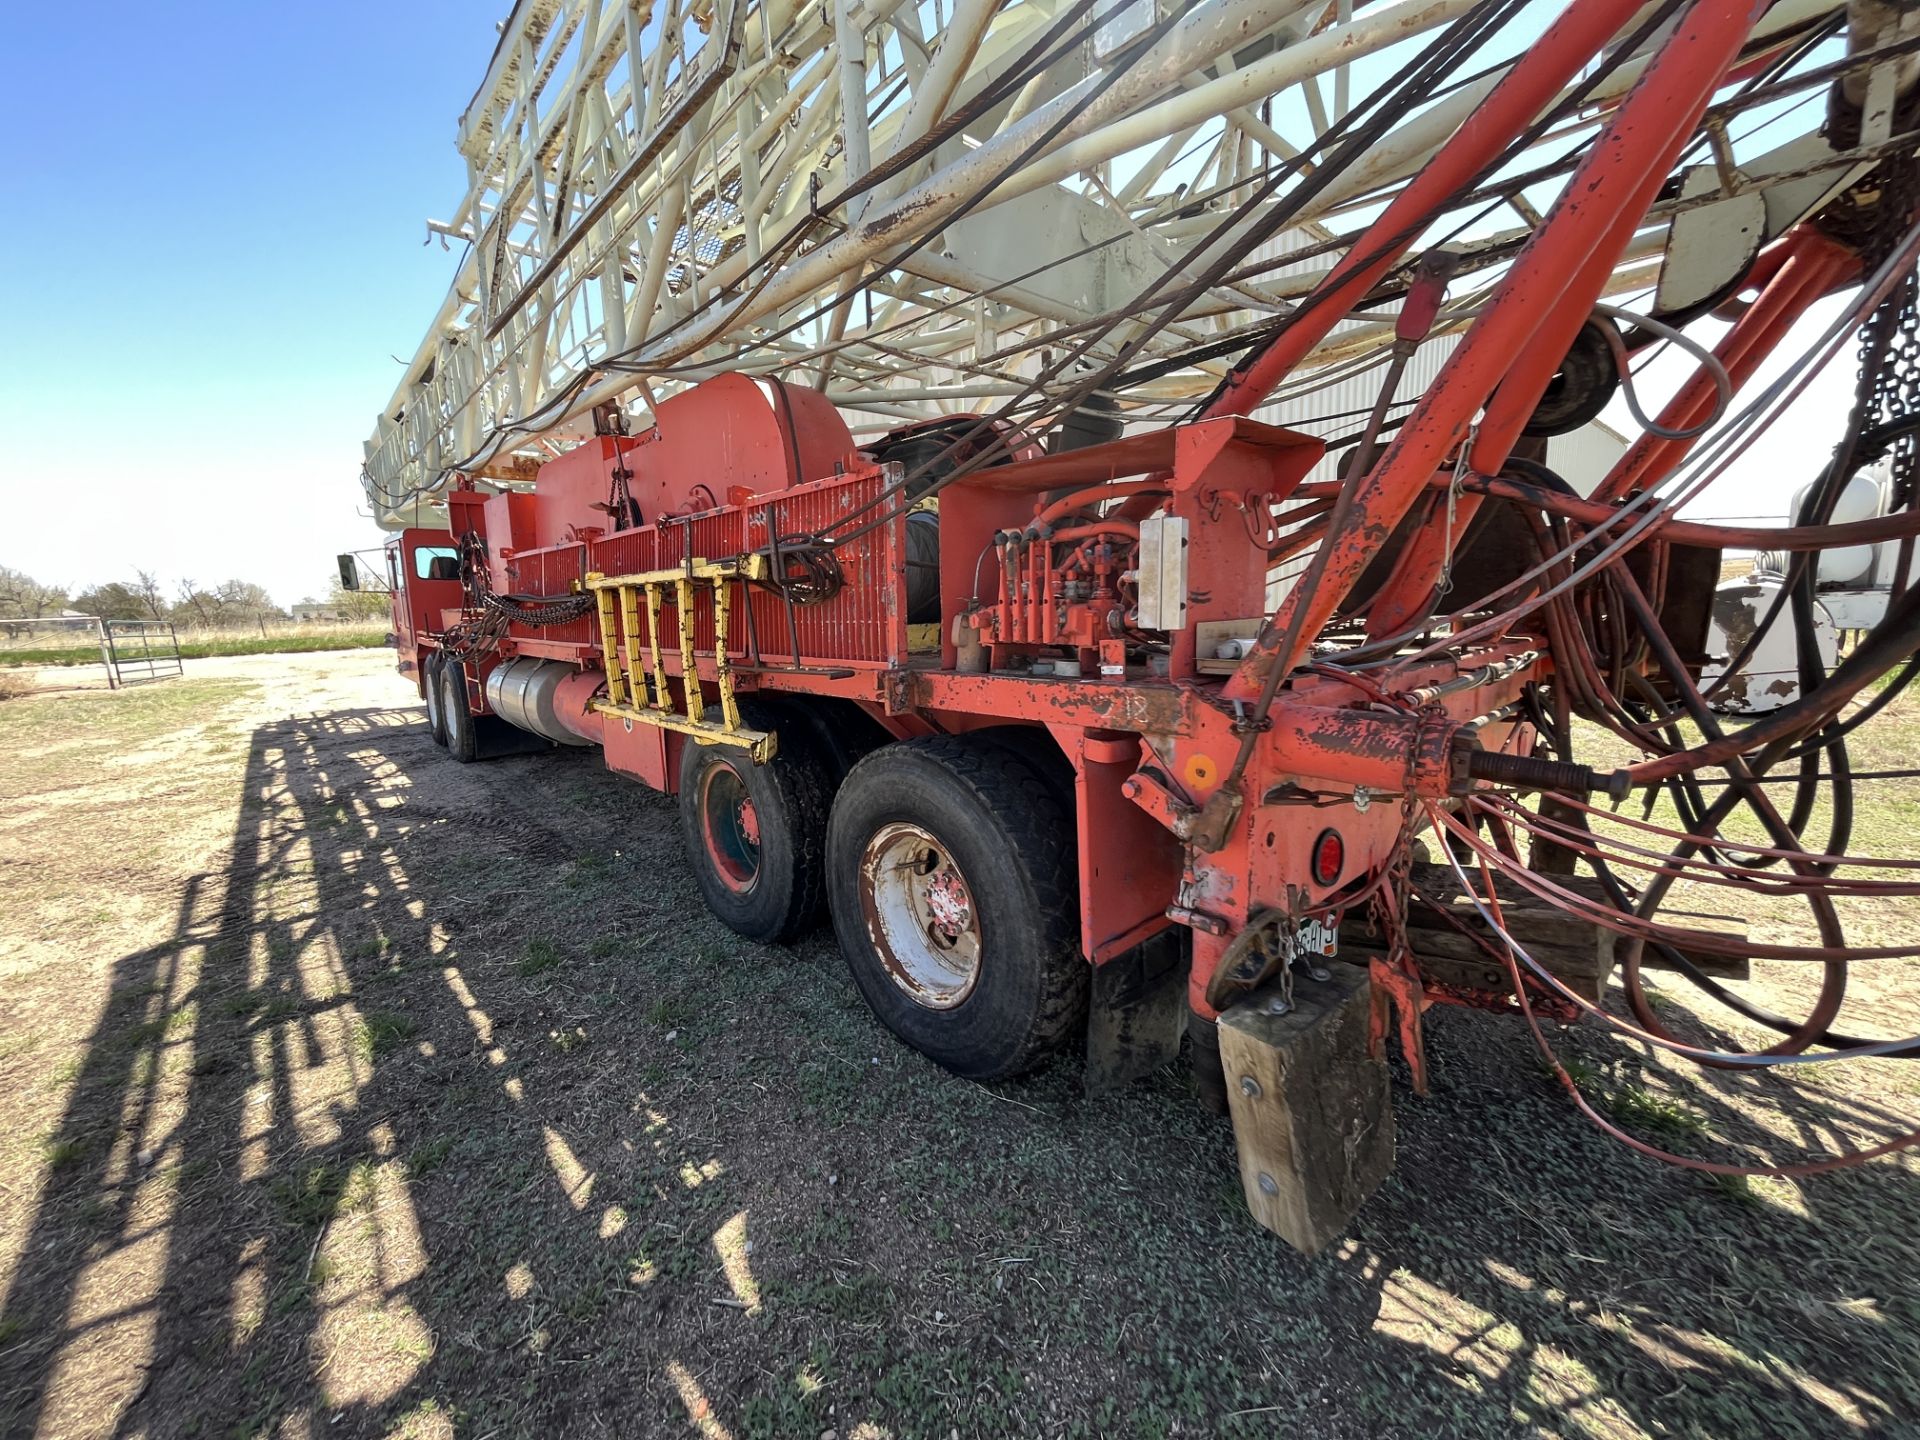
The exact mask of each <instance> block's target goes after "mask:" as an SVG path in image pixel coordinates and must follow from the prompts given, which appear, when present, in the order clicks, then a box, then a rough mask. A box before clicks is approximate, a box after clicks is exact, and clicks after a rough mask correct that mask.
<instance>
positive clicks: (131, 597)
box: [73, 580, 152, 620]
mask: <svg viewBox="0 0 1920 1440" xmlns="http://www.w3.org/2000/svg"><path fill="white" fill-rule="evenodd" d="M73 608H74V609H76V610H78V611H80V612H81V613H83V614H86V615H98V616H99V617H100V618H101V619H102V620H147V619H150V618H152V617H151V615H150V614H149V612H148V610H147V597H146V596H145V595H143V594H141V592H140V591H139V590H138V589H137V588H135V587H134V586H132V585H127V584H123V583H122V582H121V581H118V580H110V581H108V582H107V583H106V584H105V585H95V586H94V587H93V588H92V589H90V590H82V591H81V592H80V593H79V594H78V595H76V596H74V597H73Z"/></svg>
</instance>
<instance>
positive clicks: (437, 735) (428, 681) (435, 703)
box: [420, 650, 447, 750]
mask: <svg viewBox="0 0 1920 1440" xmlns="http://www.w3.org/2000/svg"><path fill="white" fill-rule="evenodd" d="M420 668H421V682H422V683H421V686H420V688H421V690H422V691H424V692H425V699H426V702H427V734H429V735H431V736H432V737H433V743H434V744H436V745H438V746H439V747H440V748H441V749H442V750H444V749H446V748H447V726H446V720H445V715H446V711H445V709H444V707H443V705H442V703H441V696H440V652H439V651H438V650H436V651H434V652H433V653H432V654H431V655H429V656H427V658H426V659H425V661H423V662H422V663H421V667H420Z"/></svg>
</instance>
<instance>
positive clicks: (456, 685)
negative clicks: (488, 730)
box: [440, 660, 480, 765]
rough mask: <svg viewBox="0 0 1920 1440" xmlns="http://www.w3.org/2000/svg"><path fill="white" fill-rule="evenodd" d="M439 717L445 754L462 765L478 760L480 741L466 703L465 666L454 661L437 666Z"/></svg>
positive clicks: (471, 713)
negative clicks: (444, 727) (445, 740)
mask: <svg viewBox="0 0 1920 1440" xmlns="http://www.w3.org/2000/svg"><path fill="white" fill-rule="evenodd" d="M440 714H441V716H442V723H443V724H444V725H445V726H446V731H447V753H448V754H449V755H451V756H452V757H453V758H454V759H456V760H458V761H459V762H460V763H461V764H462V765H469V764H472V763H473V762H474V761H475V760H478V759H479V758H480V741H479V736H478V733H477V732H476V730H475V728H474V724H473V711H472V709H471V708H470V707H469V703H468V700H467V667H466V666H464V665H462V664H461V663H460V662H459V661H457V660H445V661H442V662H441V665H440Z"/></svg>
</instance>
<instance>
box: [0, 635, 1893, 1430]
mask: <svg viewBox="0 0 1920 1440" xmlns="http://www.w3.org/2000/svg"><path fill="white" fill-rule="evenodd" d="M389 664H390V657H388V656H387V655H386V654H385V653H383V652H372V653H346V654H331V655H303V656H262V657H257V658H252V659H246V660H222V661H206V662H195V663H190V664H189V666H188V674H187V677H186V678H185V679H184V680H180V681H174V682H169V683H166V684H161V685H154V686H149V687H144V688H141V689H138V690H134V691H129V692H123V693H121V694H117V695H109V694H100V693H67V694H53V695H47V696H43V697H38V698H29V699H18V700H10V701H6V702H4V703H0V1205H3V1206H4V1214H3V1215H0V1297H3V1299H0V1430H4V1433H5V1434H7V1435H20V1436H25V1435H41V1436H105V1435H127V1436H134V1435H139V1436H154V1437H161V1436H175V1435H208V1436H226V1435H232V1436H239V1435H273V1436H287V1437H316V1436H328V1437H332V1436H339V1437H350V1436H380V1435H409V1436H420V1437H424V1436H445V1435H456V1434H457V1435H461V1436H469V1435H470V1436H474V1437H476V1440H478V1437H487V1436H522V1435H528V1436H532V1435H538V1436H552V1435H582V1436H594V1435H619V1436H654V1435H691V1436H696V1437H703V1440H723V1437H733V1440H744V1437H758V1436H802V1437H807V1440H818V1437H820V1436H822V1435H824V1434H826V1433H828V1432H832V1433H834V1434H835V1435H837V1436H838V1437H841V1440H853V1437H859V1440H878V1437H901V1440H904V1437H909V1436H914V1437H918V1436H925V1437H930V1440H934V1437H938V1440H951V1437H962V1436H964V1437H986V1436H1007V1435H1046V1436H1055V1435H1086V1436H1091V1435H1101V1436H1105V1435H1116V1436H1158V1435H1174V1434H1178V1435H1241V1436H1254V1435H1280V1434H1285V1435H1289V1436H1296V1437H1323V1436H1324V1437H1361V1436H1373V1435H1395V1436H1398V1435H1405V1436H1419V1437H1437V1436H1503V1435H1513V1434H1540V1435H1553V1436H1568V1437H1598V1436H1607V1437H1612V1436H1640V1435H1659V1436H1709V1435H1712V1436H1722V1435H1724V1436H1735V1435H1738V1436H1759V1435H1765V1436H1778V1437H1789V1436H1796V1437H1798V1436H1805V1437H1815V1436H1832V1435H1866V1434H1874V1435H1888V1436H1892V1435H1899V1434H1916V1433H1920V1420H1916V1417H1920V1279H1917V1278H1916V1277H1920V1264H1917V1263H1916V1261H1920V1233H1916V1227H1915V1225H1914V1217H1915V1215H1916V1213H1917V1212H1916V1208H1915V1201H1916V1199H1920V1185H1916V1168H1915V1165H1914V1163H1913V1162H1911V1161H1907V1160H1894V1161H1887V1162H1882V1163H1879V1164H1876V1165H1873V1166H1871V1167H1868V1168H1866V1169H1864V1170H1860V1171H1856V1172H1849V1173H1845V1174H1841V1175H1836V1176H1831V1177H1825V1178H1820V1179H1815V1180H1809V1181H1806V1182H1803V1183H1790V1182H1786V1181H1755V1182H1752V1183H1750V1184H1742V1183H1727V1182H1719V1181H1715V1180H1712V1179H1710V1178H1707V1177H1702V1176H1698V1175H1694V1174H1689V1173H1685V1172H1681V1171H1677V1170H1673V1169H1669V1168H1665V1167H1662V1166H1660V1165H1658V1164H1655V1163H1653V1162H1651V1161H1647V1160H1644V1159H1641V1158H1639V1157H1636V1156H1634V1155H1632V1154H1630V1153H1628V1152H1626V1151H1624V1150H1622V1149H1621V1148H1619V1147H1618V1146H1616V1145H1615V1144H1614V1143H1613V1142H1611V1141H1609V1140H1607V1139H1606V1138H1604V1137H1603V1136H1601V1135H1600V1134H1599V1133H1598V1132H1597V1131H1595V1130H1594V1129H1593V1128H1592V1127H1590V1126H1589V1125H1587V1124H1586V1123H1585V1122H1583V1121H1582V1120H1581V1119H1580V1118H1579V1116H1578V1115H1577V1114H1576V1113H1575V1111H1574V1110H1573V1108H1572V1107H1571V1105H1570V1103H1569V1102H1568V1101H1567V1099H1566V1098H1565V1097H1564V1096H1563V1095H1562V1094H1561V1093H1560V1092H1559V1090H1558V1089H1557V1087H1556V1086H1555V1084H1554V1083H1553V1081H1552V1080H1551V1079H1550V1077H1549V1075H1548V1073H1547V1071H1546V1070H1545V1068H1544V1066H1543V1065H1542V1063H1541V1061H1540V1060H1539V1058H1538V1056H1537V1053H1536V1052H1535V1051H1534V1050H1533V1048H1532V1046H1531V1042H1530V1041H1529V1039H1528V1037H1527V1036H1526V1034H1525V1032H1524V1030H1523V1029H1522V1028H1521V1027H1520V1026H1519V1025H1518V1024H1517V1023H1515V1022H1512V1021H1510V1020H1506V1019H1503V1018H1500V1017H1494V1016H1486V1015H1479V1014H1472V1013H1466V1012H1460V1011H1445V1012H1435V1013H1434V1014H1433V1015H1432V1016H1431V1017H1430V1019H1429V1044H1430V1051H1431V1057H1432V1063H1433V1069H1434V1081H1435V1084H1434V1093H1433V1094H1432V1096H1431V1097H1430V1098H1427V1099H1424V1100H1422V1099H1419V1098H1417V1097H1415V1096H1413V1095H1412V1094H1411V1093H1410V1092H1409V1091H1408V1089H1407V1086H1406V1083H1405V1078H1406V1077H1405V1074H1404V1071H1400V1070H1398V1069H1396V1086H1395V1103H1396V1106H1397V1110H1398V1120H1399V1147H1400V1155H1399V1167H1398V1170H1397V1173H1396V1174H1395V1176H1394V1178H1393V1179H1392V1180H1391V1181H1389V1182H1388V1184H1387V1185H1386V1187H1385V1188H1384V1189H1383V1190H1382V1191H1381V1192H1380V1193H1379V1194H1378V1195H1377V1196H1376V1197H1375V1198H1374V1199H1373V1200H1372V1201H1371V1202H1370V1203H1369V1204H1368V1205H1367V1206H1366V1208H1365V1209H1364V1210H1363V1212H1362V1213H1361V1215H1360V1217H1359V1219H1358V1221H1357V1222H1356V1224H1355V1225H1354V1227H1353V1231H1352V1234H1351V1237H1350V1238H1349V1239H1348V1240H1347V1241H1345V1242H1344V1243H1343V1244H1341V1245H1340V1246H1338V1247H1337V1248H1336V1249H1335V1250H1334V1251H1332V1252H1330V1253H1328V1254H1327V1255H1324V1256H1322V1257H1321V1258H1319V1259H1317V1260H1306V1259H1302V1258H1300V1257H1299V1256H1297V1255H1295V1254H1293V1253H1291V1252H1290V1251H1288V1250H1287V1249H1286V1248H1285V1247H1284V1246H1282V1245H1281V1244H1280V1243H1279V1242H1277V1241H1276V1240H1274V1239H1273V1238H1272V1237H1270V1236H1268V1235H1266V1234H1265V1233H1264V1232H1262V1231H1260V1230H1259V1229H1257V1228H1256V1227H1255V1226H1254V1225H1253V1224H1252V1222H1251V1220H1250V1218H1249V1217H1248V1215H1247V1212H1246V1209H1245V1206H1244V1204H1243V1202H1242V1201H1241V1198H1240V1194H1239V1187H1238V1181H1237V1177H1236V1173H1235V1168H1234V1161H1233V1146H1232V1140H1231V1136H1230V1134H1229V1132H1228V1130H1227V1128H1226V1126H1225V1123H1224V1122H1223V1121H1219V1120H1215V1119H1212V1118H1210V1117H1208V1116H1206V1115H1204V1114H1203V1113H1202V1112H1201V1111H1200V1110H1199V1108H1198V1107H1197V1106H1196V1105H1195V1103H1194V1101H1193V1098H1192V1094H1191V1085H1190V1081H1189V1080H1188V1079H1187V1077H1186V1076H1185V1074H1184V1073H1183V1072H1182V1071H1181V1070H1180V1069H1179V1068H1178V1067H1170V1068H1169V1069H1167V1070H1166V1071H1163V1072H1162V1073H1160V1074H1159V1075H1157V1076H1156V1077H1154V1078H1153V1079H1152V1080H1151V1081H1149V1082H1147V1083H1144V1084H1142V1085H1141V1086H1139V1087H1137V1089H1136V1090H1134V1091H1133V1092H1132V1093H1129V1094H1126V1095H1122V1096H1118V1097H1112V1098H1103V1099H1090V1098H1087V1097H1085V1096H1084V1095H1083V1093H1082V1091H1081V1086H1080V1081H1079V1067H1078V1064H1077V1063H1076V1062H1075V1061H1074V1060H1073V1059H1072V1058H1071V1057H1067V1058H1063V1059H1062V1060H1060V1061H1059V1062H1057V1063H1055V1064H1054V1065H1052V1066H1051V1067H1050V1068H1048V1069H1046V1070H1045V1071H1043V1072H1042V1073H1040V1074H1039V1075H1036V1076H1034V1077H1031V1078H1029V1079H1026V1080H1023V1081H1020V1082H1017V1083H1011V1084H1002V1085H993V1086H979V1085H971V1084H967V1083H964V1082H962V1081H959V1080H956V1079H954V1078H953V1077H952V1076H949V1075H947V1074H945V1073H944V1072H941V1071H939V1070H937V1069H935V1068H934V1067H932V1066H931V1065H929V1064H928V1063H926V1062H924V1061H923V1060H921V1059H920V1058H919V1057H918V1056H917V1055H915V1054H913V1053H911V1052H909V1051H907V1050H905V1049H903V1048H902V1047H901V1046H899V1045H897V1044H895V1043H894V1042H893V1041H892V1040H891V1039H890V1037H889V1036H887V1035H886V1034H885V1033H884V1032H883V1031H882V1030H880V1029H879V1027H878V1026H877V1025H876V1024H875V1023H874V1022H873V1021H872V1020H871V1019H870V1018H869V1016H868V1014H867V1013H866V1011H865V1010H864V1009H863V1007H862V1006H861V1004H860V1001H859V999H858V996H857V994H856V993H855V991H854V988H853V985H852V983H851V981H850V980H849V978H848V976H847V975H846V972H845V970H844V967H843V965H842V963H841V961H840V959H839V956H838V954H837V952H836V951H835V949H834V946H833V943H832V940H831V937H830V935H829V934H827V933H826V932H824V931H823V932H821V933H818V934H816V935H814V936H812V937H810V938H808V939H806V940H805V941H803V942H802V943H800V944H799V945H797V946H795V947H793V948H792V949H787V950H779V949H771V948H766V947H761V946H756V945H750V944H745V943H743V942H741V941H739V940H738V939H736V938H735V937H733V936H732V935H731V934H729V933H728V932H726V931H724V930H722V929H721V928H720V927H719V926H718V925H717V924H716V923H715V922H714V921H712V920H711V919H710V918H709V917H708V915H707V914H706V912H705V910H704V909H703V907H702V906H701V904H700V902H699V899H698V897H697V893H696V891H695V888H694V885H693V882H692V879H691V877H690V875H689V874H688V872H687V870H686V867H685V865H684V864H683V862H682V860H681V856H680V847H679V839H678V834H677V827H676V823H675V816H674V809H673V805H672V802H670V801H668V800H666V799H664V798H662V797H659V796H655V795H651V794H649V793H647V792H646V791H644V790H642V789H640V788H638V787H636V786H634V785H631V784H629V783H628V782H625V781H622V780H620V779H617V778H615V777H613V776H611V775H609V774H607V773H606V772H605V771H604V770H603V769H602V768H601V767H600V765H599V762H598V759H597V757H596V755H595V754H594V753H592V752H589V751H573V752H564V753H554V754H548V755H541V756H534V757H525V758H518V759H512V760H504V761H499V762H495V763H493V764H489V765H478V766H467V767H462V766H459V765H456V764H454V763H453V762H452V761H450V760H449V759H447V757H446V756H445V754H444V753H443V752H442V751H440V750H438V749H436V748H435V747H434V746H433V745H432V744H431V742H430V741H429V739H428V737H427V733H426V729H425V726H424V724H423V723H422V718H421V711H420V707H419V706H418V704H417V703H416V702H415V701H414V699H413V697H412V696H411V695H410V694H409V692H408V691H407V689H406V687H405V686H404V684H403V683H402V682H401V681H400V680H399V679H398V678H397V677H396V676H394V675H393V674H392V672H391V670H390V668H389ZM1905 763H1908V764H1910V763H1911V761H1910V760H1907V761H1906V762H1905ZM1895 798H1896V801H1897V806H1896V808H1895V809H1892V810H1883V811H1879V812H1876V825H1877V826H1878V830H1877V831H1875V832H1873V834H1870V835H1869V839H1874V838H1876V837H1877V838H1878V839H1879V840H1881V841H1883V842H1884V843H1885V844H1888V845H1891V846H1893V847H1894V848H1893V849H1892V850H1887V849H1882V852H1881V853H1901V852H1910V848H1911V836H1912V834H1913V831H1914V820H1915V818H1916V817H1917V816H1920V804H1916V802H1915V797H1914V796H1913V795H1908V794H1906V793H1905V792H1902V793H1901V794H1900V795H1898V796H1896V797H1895ZM1898 806H1904V807H1905V808H1904V809H1901V808H1897V807H1898ZM1888 905H1891V906H1892V908H1886V907H1887V906H1888ZM1882 906H1883V913H1882V914H1881V915H1880V917H1879V920H1878V923H1879V924H1880V925H1881V926H1882V928H1883V929H1884V930H1886V931H1891V932H1895V933H1903V934H1910V932H1911V928H1912V922H1913V920H1914V919H1915V918H1916V910H1915V908H1914V902H1897V903H1894V902H1882ZM1754 913H1755V914H1756V916H1759V917H1761V918H1764V907H1756V908H1755V912H1754ZM1915 973H1916V972H1914V971H1913V970H1911V969H1902V970H1896V971H1893V972H1890V973H1885V974H1883V976H1882V978H1881V979H1879V980H1878V981H1876V982H1874V983H1873V984H1872V985H1871V986H1870V988H1869V990H1868V992H1867V993H1868V995H1869V998H1870V1000H1871V1002H1872V1003H1871V1004H1870V1005H1869V1006H1868V1007H1867V1009H1868V1012H1869V1013H1867V1014H1866V1015H1865V1016H1859V1017H1853V1018H1854V1023H1856V1024H1858V1025H1859V1026H1860V1027H1861V1028H1880V1027H1881V1026H1883V1025H1885V1026H1894V1025H1898V1024H1899V1023H1900V1022H1901V1021H1903V1020H1910V1018H1911V1016H1912V1013H1913V1011H1912V1003H1913V997H1914V990H1915V987H1914V985H1913V984H1912V983H1911V982H1912V978H1913V977H1914V975H1915ZM1762 980H1763V984H1762V986H1761V989H1762V990H1763V992H1764V991H1765V990H1766V986H1767V984H1768V983H1773V982H1769V981H1767V980H1766V977H1765V976H1763V977H1762ZM1777 983H1778V985H1779V987H1780V988H1782V989H1792V988H1794V981H1793V979H1792V977H1785V978H1781V979H1779V980H1778V982H1777ZM1556 1043H1557V1044H1558V1045H1559V1046H1560V1048H1561V1049H1562V1051H1563V1052H1564V1053H1565V1054H1567V1055H1568V1056H1569V1057H1570V1058H1571V1059H1572V1060H1573V1061H1574V1062H1575V1063H1576V1068H1577V1070H1578V1073H1579V1074H1580V1075H1581V1076H1582V1078H1583V1080H1584V1082H1585V1083H1587V1084H1588V1085H1590V1086H1591V1087H1592V1088H1593V1090H1594V1092H1595V1094H1596V1096H1597V1098H1598V1099H1599V1100H1600V1102H1601V1103H1603V1104H1605V1105H1607V1106H1608V1107H1609V1108H1610V1109H1611V1111H1612V1113H1613V1114H1614V1115H1615V1116H1616V1117H1618V1118H1620V1119H1622V1120H1623V1121H1625V1122H1626V1123H1628V1124H1629V1125H1630V1127H1631V1128H1633V1129H1635V1130H1636V1131H1637V1132H1638V1133H1640V1134H1643V1135H1645V1136H1646V1137H1647V1138H1649V1139H1651V1140H1656V1141H1658V1142H1660V1143H1664V1144H1668V1145H1671V1146H1674V1147H1676V1148H1680V1149H1684V1150H1688V1151H1690V1152H1692V1153H1703V1154H1706V1153H1710V1154H1715V1155H1720V1156H1728V1155H1733V1156H1745V1157H1752V1158H1758V1157H1759V1156H1761V1155H1765V1154H1773V1155H1782V1156H1784V1155H1787V1154H1789V1153H1791V1152H1798V1151H1801V1150H1811V1151H1814V1152H1816V1153H1818V1152H1830V1151H1831V1150H1832V1149H1834V1148H1835V1147H1836V1146H1838V1145H1839V1144H1841V1143H1842V1142H1843V1141H1849V1142H1857V1140H1858V1137H1861V1136H1863V1135H1867V1134H1873V1133H1885V1132H1886V1131H1888V1130H1890V1129H1891V1128H1893V1126H1894V1125H1895V1124H1896V1123H1897V1119H1896V1118H1889V1117H1897V1115H1898V1114H1902V1113H1904V1114H1912V1113H1913V1112H1914V1111H1916V1110H1920V1098H1916V1096H1920V1081H1917V1080H1916V1079H1915V1078H1914V1075H1913V1072H1912V1071H1911V1070H1908V1069H1903V1068H1902V1066H1901V1065H1900V1064H1899V1063H1887V1064H1882V1065H1877V1066H1876V1065H1869V1064H1865V1063H1860V1062H1853V1063H1849V1064H1848V1065H1847V1066H1846V1067H1845V1068H1844V1070H1840V1071H1836V1070H1831V1069H1829V1070H1826V1071H1824V1072H1822V1073H1816V1074H1813V1075H1807V1076H1802V1077H1796V1078H1793V1079H1791V1080H1789V1079H1787V1078H1776V1077H1763V1078H1758V1079H1736V1078H1728V1077H1724V1076H1711V1075H1710V1076H1703V1075H1702V1074H1701V1073H1700V1072H1697V1071H1693V1070H1685V1071H1682V1070H1677V1069H1673V1068H1670V1067H1669V1066H1667V1065H1665V1064H1662V1063H1657V1062H1656V1061H1655V1060H1654V1059H1653V1058H1652V1057H1651V1056H1650V1055H1649V1054H1648V1053H1646V1052H1644V1051H1643V1050H1641V1049H1640V1048H1638V1047H1636V1046H1633V1045H1630V1044H1627V1043H1625V1042H1623V1041H1621V1040H1618V1039H1615V1038H1611V1037H1609V1036H1607V1035H1605V1034H1602V1033H1600V1032H1598V1031H1597V1030H1594V1029H1591V1028H1583V1029H1581V1030H1579V1031H1577V1032H1568V1033H1563V1034H1560V1035H1558V1036H1557V1037H1556Z"/></svg>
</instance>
